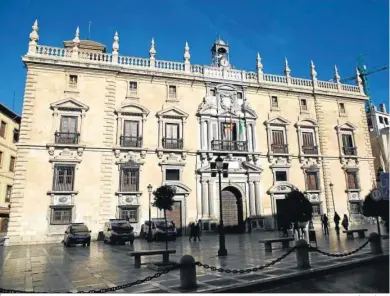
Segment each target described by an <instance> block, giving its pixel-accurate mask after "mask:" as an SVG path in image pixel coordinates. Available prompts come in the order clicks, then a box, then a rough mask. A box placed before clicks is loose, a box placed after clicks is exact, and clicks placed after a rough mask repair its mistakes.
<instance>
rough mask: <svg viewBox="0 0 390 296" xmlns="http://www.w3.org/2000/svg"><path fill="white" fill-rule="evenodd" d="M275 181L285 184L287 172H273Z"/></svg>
mask: <svg viewBox="0 0 390 296" xmlns="http://www.w3.org/2000/svg"><path fill="white" fill-rule="evenodd" d="M275 181H277V182H286V181H287V172H283V171H276V172H275Z"/></svg>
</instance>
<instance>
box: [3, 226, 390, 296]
mask: <svg viewBox="0 0 390 296" xmlns="http://www.w3.org/2000/svg"><path fill="white" fill-rule="evenodd" d="M366 228H369V232H371V231H376V226H375V225H368V226H367V227H366ZM369 232H368V233H369ZM279 235H280V234H279V233H277V232H253V233H251V234H241V235H227V237H226V246H227V250H228V256H227V257H226V258H218V257H217V251H218V236H217V235H205V236H203V237H202V241H201V242H189V241H188V237H180V238H178V239H177V240H176V241H175V242H169V248H170V249H176V250H177V253H176V254H175V255H173V256H172V257H171V258H172V260H173V261H177V262H179V261H180V258H181V256H182V255H185V254H190V255H192V256H194V258H195V260H196V261H201V262H202V263H205V264H209V265H213V266H217V267H224V268H232V269H233V268H234V269H245V268H251V267H256V266H260V265H263V264H265V263H267V262H269V261H271V260H272V259H275V258H278V257H280V256H281V255H283V254H285V253H286V251H287V250H286V249H281V248H278V249H275V250H273V251H272V253H269V252H265V250H264V246H263V245H262V244H260V243H259V242H258V241H259V240H260V239H264V238H269V237H275V236H279ZM317 240H318V248H319V249H321V250H323V251H326V252H331V253H340V252H345V251H351V250H353V249H356V248H357V247H359V246H360V245H362V244H363V243H364V242H365V241H366V239H360V238H355V239H354V240H347V238H346V235H345V234H343V233H341V234H340V236H339V237H337V236H336V234H335V232H334V231H333V230H331V233H330V236H329V237H325V236H324V235H322V233H321V231H320V230H318V231H317ZM388 242H389V241H388V240H383V241H382V245H383V247H384V251H385V253H388V251H389V248H388ZM164 248H165V243H164V242H153V243H148V242H146V241H144V240H142V239H137V240H136V241H135V242H134V246H133V247H131V246H130V245H114V246H111V245H106V244H104V243H103V242H93V243H91V246H90V247H89V248H88V247H85V248H84V247H82V246H76V247H71V248H65V247H63V246H62V244H47V245H30V246H11V247H0V287H2V288H8V289H18V290H27V291H35V292H43V291H46V292H68V291H74V292H76V291H87V290H91V289H99V288H107V287H115V286H117V285H122V284H126V283H128V282H132V281H134V280H137V279H143V278H145V277H146V276H150V275H153V274H155V273H156V272H155V271H153V270H150V269H148V268H147V267H146V266H142V267H141V269H134V261H133V260H134V259H133V258H132V257H129V256H128V255H127V253H128V252H129V251H132V250H149V249H164ZM367 256H370V248H369V246H367V247H365V248H364V249H363V250H362V251H360V252H358V253H357V254H356V255H352V256H349V257H343V258H340V259H338V258H331V257H327V256H324V255H321V254H318V253H314V252H311V253H310V257H311V262H312V269H311V270H316V269H318V268H323V267H326V266H331V265H334V264H338V263H340V262H346V261H350V260H352V259H351V258H353V260H358V259H359V258H365V257H367ZM159 260H161V259H160V258H158V257H157V258H153V257H146V258H145V261H144V262H156V261H159ZM298 272H300V271H299V270H297V268H296V259H295V254H294V253H293V254H291V255H289V256H288V257H287V258H286V259H284V260H283V261H282V262H280V263H277V264H276V265H274V266H272V267H269V268H267V269H265V270H264V271H262V272H256V273H251V274H244V275H242V274H241V275H240V274H237V275H234V274H226V273H218V272H215V271H211V270H206V269H204V268H201V267H197V279H198V284H199V285H198V288H197V289H196V291H197V292H207V291H213V290H217V289H220V288H222V287H228V286H232V285H236V286H237V285H245V284H249V283H251V282H253V281H258V280H260V279H265V280H272V279H275V278H280V277H283V276H286V275H289V274H292V273H298ZM179 285H180V280H179V271H171V272H169V273H168V274H166V275H162V276H161V277H159V278H157V279H154V280H152V281H151V282H148V283H145V284H142V285H138V286H135V287H131V288H127V289H124V290H119V291H118V292H127V293H132V292H133V293H141V292H157V293H158V292H160V293H166V292H176V293H177V292H184V291H181V290H180V288H179ZM192 292H195V291H192ZM339 292H343V291H339Z"/></svg>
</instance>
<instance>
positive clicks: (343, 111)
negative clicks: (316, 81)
mask: <svg viewBox="0 0 390 296" xmlns="http://www.w3.org/2000/svg"><path fill="white" fill-rule="evenodd" d="M339 108H340V113H341V114H345V105H344V103H339Z"/></svg>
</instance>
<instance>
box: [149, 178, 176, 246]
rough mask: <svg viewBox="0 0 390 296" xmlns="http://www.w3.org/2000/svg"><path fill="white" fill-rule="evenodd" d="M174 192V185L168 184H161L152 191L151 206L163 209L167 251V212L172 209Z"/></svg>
mask: <svg viewBox="0 0 390 296" xmlns="http://www.w3.org/2000/svg"><path fill="white" fill-rule="evenodd" d="M175 194H176V187H174V186H170V185H162V186H160V187H158V188H157V189H156V190H155V191H153V195H154V202H153V206H154V207H156V208H158V209H159V210H163V211H164V220H165V248H166V250H167V251H168V222H167V212H166V211H172V206H173V197H174V196H175Z"/></svg>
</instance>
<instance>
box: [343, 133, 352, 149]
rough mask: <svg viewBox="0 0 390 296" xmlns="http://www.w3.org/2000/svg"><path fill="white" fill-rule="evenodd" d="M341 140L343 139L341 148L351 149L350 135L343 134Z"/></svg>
mask: <svg viewBox="0 0 390 296" xmlns="http://www.w3.org/2000/svg"><path fill="white" fill-rule="evenodd" d="M342 139H343V147H345V148H353V140H352V135H349V134H344V135H342Z"/></svg>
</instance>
